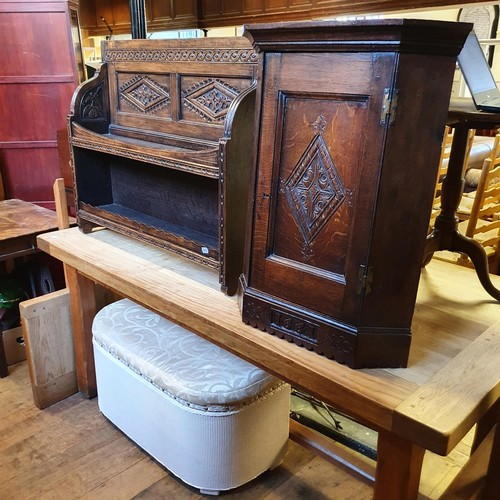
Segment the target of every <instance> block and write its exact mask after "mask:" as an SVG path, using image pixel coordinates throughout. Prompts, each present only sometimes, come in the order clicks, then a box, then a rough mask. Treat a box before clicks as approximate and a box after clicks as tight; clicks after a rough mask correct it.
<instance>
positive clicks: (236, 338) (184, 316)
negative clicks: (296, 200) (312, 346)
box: [38, 228, 500, 500]
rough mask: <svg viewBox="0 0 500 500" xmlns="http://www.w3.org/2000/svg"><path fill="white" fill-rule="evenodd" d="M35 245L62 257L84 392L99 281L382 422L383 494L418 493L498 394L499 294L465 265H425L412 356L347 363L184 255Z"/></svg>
mask: <svg viewBox="0 0 500 500" xmlns="http://www.w3.org/2000/svg"><path fill="white" fill-rule="evenodd" d="M38 245H39V247H40V248H41V249H42V250H44V251H46V252H48V253H49V254H50V255H52V256H53V257H55V258H57V259H60V260H62V261H63V262H64V263H65V264H66V278H67V285H68V288H69V291H70V301H71V311H72V316H73V334H74V344H75V350H76V358H77V374H78V383H79V388H80V391H82V392H83V393H84V394H86V395H87V396H88V397H93V396H95V395H96V381H95V373H94V358H93V352H92V344H91V324H92V320H93V317H94V315H95V313H96V309H97V307H98V306H97V302H98V301H97V299H96V294H95V282H97V283H99V284H101V285H104V286H105V287H107V288H109V289H111V290H113V291H115V292H117V293H118V294H120V295H121V296H125V297H128V298H130V299H132V300H134V301H136V302H138V303H140V304H142V305H143V306H145V307H147V308H149V309H151V310H153V311H156V312H158V313H160V314H162V315H164V316H165V317H168V318H170V319H171V320H173V321H175V322H177V323H179V324H180V325H182V326H184V327H186V328H188V329H189V330H191V331H193V332H195V333H197V334H199V335H200V336H202V337H205V338H207V339H208V340H210V341H212V342H214V343H216V344H219V345H220V346H222V347H224V348H225V349H228V350H229V351H232V352H233V353H235V354H237V355H239V356H241V357H242V358H245V359H246V360H248V361H250V362H252V363H254V364H256V365H259V366H261V367H262V368H264V369H265V370H267V371H269V372H271V373H273V374H275V375H276V376H278V377H281V378H283V379H285V380H287V381H289V382H290V383H291V384H292V385H294V386H296V387H299V388H301V389H303V390H305V391H307V392H309V393H310V394H313V395H314V396H316V397H318V398H319V399H321V400H323V401H325V402H326V403H329V404H331V405H332V406H333V407H335V408H337V409H339V410H341V411H343V412H345V413H346V414H347V415H350V416H352V417H354V418H356V419H359V420H360V421H361V422H363V423H365V424H366V425H368V426H369V427H371V428H373V429H375V430H377V431H378V433H379V438H378V460H377V469H376V478H375V488H374V497H375V498H377V499H384V500H385V499H388V498H390V499H406V498H416V497H417V494H418V487H419V479H420V473H421V467H422V460H423V456H424V451H425V450H431V451H433V452H435V453H438V454H440V455H447V454H448V453H449V452H450V451H451V450H452V449H453V448H454V447H455V445H456V444H457V443H458V442H459V441H460V440H461V439H462V438H463V437H464V436H465V435H466V433H467V432H468V431H469V430H470V429H471V428H472V427H473V425H474V424H475V423H476V422H481V423H482V422H484V419H485V418H486V417H485V416H488V417H491V414H492V411H491V408H493V406H494V404H495V402H496V401H497V400H498V399H499V397H500V382H499V379H500V370H499V369H498V367H499V366H500V321H499V318H500V305H499V304H498V303H497V302H494V301H491V300H489V301H488V300H484V291H483V290H482V288H481V286H480V284H479V283H477V282H476V280H475V279H474V272H473V270H471V269H468V268H465V267H460V266H456V265H452V264H448V263H445V262H440V261H434V262H431V263H430V264H429V266H428V268H426V269H424V270H423V272H422V277H421V282H420V288H419V294H418V300H417V304H416V309H415V315H414V320H413V325H412V330H413V339H412V347H411V351H410V359H409V363H408V368H399V369H363V370H352V369H350V368H348V367H346V366H344V365H340V364H338V363H336V362H334V361H332V360H328V359H326V358H325V357H323V356H320V355H318V354H316V353H314V352H310V351H307V350H306V349H304V348H300V347H298V346H296V345H294V344H292V343H288V342H286V341H285V340H282V339H279V338H277V337H274V336H272V335H269V334H268V333H264V332H261V331H259V330H257V329H254V328H252V327H250V326H248V325H245V324H243V323H242V321H241V314H240V311H239V308H238V300H237V298H236V297H228V296H226V295H224V294H223V293H222V292H220V290H219V283H218V276H217V272H216V271H214V270H211V269H208V268H204V267H201V266H199V265H197V264H195V263H193V262H191V261H188V260H187V259H183V258H182V257H180V256H177V255H174V254H172V253H169V252H165V251H163V250H161V249H159V248H155V247H153V246H150V245H148V244H145V243H142V242H140V241H136V240H133V239H131V238H128V237H126V236H124V235H120V234H118V233H114V232H112V231H110V230H101V231H95V232H93V233H91V234H87V235H85V234H83V233H81V232H80V231H79V230H78V229H77V228H72V229H66V230H63V231H57V232H54V233H49V234H43V235H41V236H39V237H38ZM492 279H493V281H494V283H495V284H496V285H497V286H498V285H500V276H499V277H492ZM497 406H498V405H497ZM483 427H484V426H483ZM497 427H498V426H497ZM496 451H497V454H500V450H499V449H498V448H497V450H496ZM497 458H498V457H497ZM490 476H493V474H490ZM497 481H498V479H497ZM495 485H496V486H497V485H498V484H497V483H496V484H495Z"/></svg>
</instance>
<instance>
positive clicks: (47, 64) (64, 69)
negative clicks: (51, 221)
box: [0, 0, 78, 208]
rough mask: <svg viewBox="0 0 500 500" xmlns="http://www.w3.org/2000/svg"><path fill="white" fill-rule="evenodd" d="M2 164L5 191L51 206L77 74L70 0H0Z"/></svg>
mask: <svg viewBox="0 0 500 500" xmlns="http://www.w3.org/2000/svg"><path fill="white" fill-rule="evenodd" d="M0 46H1V47H2V56H1V58H2V64H1V65H0V169H1V174H2V177H3V184H4V189H5V195H6V197H8V198H21V199H23V200H26V201H33V202H36V203H38V204H39V205H42V206H46V207H48V208H53V206H54V201H53V200H54V195H53V192H52V184H53V182H54V180H55V179H56V178H57V177H60V175H61V170H60V166H59V156H58V149H57V131H58V130H61V129H65V128H66V117H67V115H68V112H69V107H70V102H71V97H72V95H73V92H74V90H75V88H76V86H77V84H78V83H77V82H78V77H77V73H76V63H75V56H74V50H73V43H72V37H71V27H70V20H69V7H68V2H67V1H63V0H51V1H43V0H30V1H24V0H23V1H22V0H9V1H2V2H0Z"/></svg>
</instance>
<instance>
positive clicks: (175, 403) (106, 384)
mask: <svg viewBox="0 0 500 500" xmlns="http://www.w3.org/2000/svg"><path fill="white" fill-rule="evenodd" d="M92 333H93V344H94V355H95V369H96V377H97V390H98V401H99V408H100V410H101V412H102V413H103V414H104V415H105V416H106V417H107V418H108V419H109V420H111V422H113V423H114V424H115V425H116V426H117V427H118V428H120V429H121V430H122V431H123V432H124V433H125V434H127V436H129V437H130V438H131V439H132V440H134V441H135V442H136V443H137V444H138V445H139V446H141V447H142V448H143V449H144V450H146V451H147V452H148V453H149V454H150V455H152V456H153V457H154V458H155V459H156V460H158V461H159V462H160V463H161V464H163V465H164V466H165V467H166V468H167V469H169V470H170V471H171V472H172V473H173V474H175V475H176V476H178V477H179V478H180V479H182V480H183V481H184V482H186V483H187V484H189V485H191V486H193V487H195V488H199V489H200V491H201V492H202V493H205V494H218V493H219V491H222V490H228V489H231V488H235V487H237V486H240V485H242V484H244V483H246V482H248V481H250V480H251V479H254V478H255V477H257V476H258V475H259V474H261V473H262V472H264V471H266V470H268V469H271V468H273V467H275V466H277V465H278V464H279V463H280V462H281V459H282V457H283V455H284V453H285V450H286V444H287V440H288V422H289V404H290V403H289V400H290V386H289V385H288V384H286V383H284V382H282V381H280V380H278V379H276V378H275V377H273V376H271V375H269V374H268V373H266V372H264V371H263V370H261V369H259V368H257V367H256V366H254V365H251V364H250V363H247V362H246V361H244V360H242V359H240V358H238V357H236V356H234V355H233V354H231V353H229V352H227V351H225V350H224V349H221V348H220V347H218V346H216V345H215V344H212V343H210V342H208V341H206V340H204V339H202V338H200V337H198V336H197V335H195V334H193V333H191V332H188V331H187V330H185V329H184V328H182V327H181V326H179V325H177V324H175V323H172V322H170V321H169V320H167V319H165V318H162V317H161V316H159V315H157V314H155V313H153V312H151V311H149V310H147V309H145V308H143V307H142V306H139V305H137V304H135V303H134V302H132V301H130V300H128V299H124V300H120V301H118V302H115V303H114V304H111V305H108V306H106V307H105V308H104V309H102V310H101V311H100V312H99V313H98V314H97V315H96V317H95V319H94V322H93V326H92Z"/></svg>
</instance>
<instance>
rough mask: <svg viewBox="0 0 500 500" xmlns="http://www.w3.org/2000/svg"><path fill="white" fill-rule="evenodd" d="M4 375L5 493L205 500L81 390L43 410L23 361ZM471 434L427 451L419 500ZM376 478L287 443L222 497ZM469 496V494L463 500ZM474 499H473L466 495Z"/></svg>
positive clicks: (314, 492) (329, 494)
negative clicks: (279, 458) (449, 447)
mask: <svg viewBox="0 0 500 500" xmlns="http://www.w3.org/2000/svg"><path fill="white" fill-rule="evenodd" d="M9 370H10V374H9V376H8V377H6V378H3V379H0V498H1V499H8V500H16V499H20V500H21V499H22V500H28V499H32V498H33V499H34V498H36V499H51V500H52V499H64V500H71V499H76V498H85V499H94V498H95V499H105V500H111V499H131V498H145V499H170V498H175V499H181V500H182V499H192V498H203V495H201V494H200V493H199V492H198V491H197V490H194V489H192V488H189V487H187V486H185V485H184V484H183V483H181V482H180V481H178V480H176V479H175V478H174V477H173V476H172V475H170V474H169V473H168V471H166V469H165V468H163V467H162V466H160V465H158V464H157V463H156V462H154V461H153V460H152V459H150V458H149V457H148V456H147V455H146V454H145V453H144V452H143V451H142V450H140V449H139V448H138V447H137V446H136V445H134V443H133V442H131V441H130V440H129V439H127V438H126V437H125V436H124V435H123V434H122V433H121V432H120V431H119V430H117V429H116V428H115V427H114V426H113V425H112V424H111V423H109V421H107V420H106V419H105V418H104V417H103V416H102V415H101V414H100V413H99V410H98V406H97V399H93V400H87V399H84V398H83V397H81V396H80V395H79V394H76V395H74V396H72V397H70V398H68V399H66V400H64V401H61V402H60V403H57V404H55V405H53V406H51V407H49V408H47V409H45V410H39V409H38V408H36V406H35V405H34V404H33V399H32V393H31V385H30V382H29V375H28V368H27V365H26V362H22V363H19V364H17V365H14V366H11V367H9ZM468 442H469V443H470V439H467V440H465V441H464V442H463V443H460V444H459V446H457V448H456V449H455V450H454V451H453V453H452V454H451V455H450V456H449V457H447V458H446V459H443V458H442V457H437V456H435V455H432V454H427V455H426V458H425V462H424V473H423V478H422V481H421V486H420V491H421V494H420V496H419V498H420V499H421V500H423V499H433V498H438V497H439V496H440V495H441V493H442V491H443V490H444V489H445V488H446V486H447V485H448V484H449V483H450V482H451V480H452V479H453V477H454V476H455V475H456V473H457V472H458V470H459V469H460V467H461V465H462V464H463V463H464V461H465V460H466V458H467V454H468V448H469V447H470V445H469V444H468ZM371 495H372V483H371V481H370V480H369V479H367V478H366V477H364V476H363V475H362V474H360V473H359V472H356V471H354V470H351V469H350V468H348V467H346V466H344V465H342V464H340V463H332V462H330V461H327V460H324V459H322V458H320V457H319V456H317V455H315V454H313V453H312V452H311V451H308V450H307V449H305V448H303V447H301V446H299V445H298V444H296V443H294V442H292V441H290V446H289V451H288V454H287V456H286V457H285V460H284V462H283V463H282V465H281V466H279V467H278V468H277V469H275V470H274V471H269V472H266V473H265V474H263V475H262V476H260V477H259V478H258V479H257V480H255V481H253V482H251V483H249V484H248V485H245V486H243V487H241V488H238V489H236V490H233V491H232V492H230V493H224V494H221V498H226V499H232V498H238V499H246V498H248V499H252V500H255V499H281V498H283V499H287V500H294V499H309V498H310V499H315V500H322V499H341V500H348V499H355V500H363V499H368V498H371ZM463 498H466V497H463ZM467 498H470V497H467Z"/></svg>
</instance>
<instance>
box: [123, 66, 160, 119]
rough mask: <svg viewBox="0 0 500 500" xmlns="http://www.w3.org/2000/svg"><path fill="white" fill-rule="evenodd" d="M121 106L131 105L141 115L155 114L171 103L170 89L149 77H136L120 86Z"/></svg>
mask: <svg viewBox="0 0 500 500" xmlns="http://www.w3.org/2000/svg"><path fill="white" fill-rule="evenodd" d="M119 99H120V105H121V104H123V103H124V102H126V103H128V104H130V105H131V106H132V107H134V108H135V109H137V110H139V111H140V112H141V113H155V112H157V111H159V110H160V109H162V108H165V107H167V106H168V104H169V103H170V93H169V91H168V89H167V88H166V87H165V86H163V85H161V84H160V83H159V82H157V81H155V80H153V79H152V78H151V77H149V76H147V75H135V76H134V77H133V78H131V79H130V80H128V81H126V82H125V83H123V84H122V85H120V89H119Z"/></svg>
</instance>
